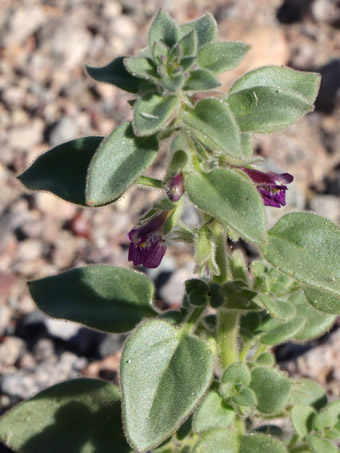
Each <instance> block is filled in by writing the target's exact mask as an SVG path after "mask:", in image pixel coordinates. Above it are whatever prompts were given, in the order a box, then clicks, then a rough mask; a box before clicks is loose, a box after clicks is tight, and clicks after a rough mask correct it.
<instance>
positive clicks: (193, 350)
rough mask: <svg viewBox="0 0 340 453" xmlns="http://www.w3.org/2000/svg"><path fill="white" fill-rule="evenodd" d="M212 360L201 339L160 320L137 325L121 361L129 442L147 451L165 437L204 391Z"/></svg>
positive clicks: (186, 415)
mask: <svg viewBox="0 0 340 453" xmlns="http://www.w3.org/2000/svg"><path fill="white" fill-rule="evenodd" d="M212 373H213V356H212V354H211V352H210V350H209V348H208V346H207V344H206V343H204V342H203V341H202V340H200V339H199V338H197V337H194V336H191V335H188V334H185V332H184V331H181V330H179V329H176V328H174V327H172V326H171V325H169V324H168V323H166V322H164V321H156V320H155V321H149V322H146V323H145V324H142V325H141V326H140V327H139V328H138V329H137V330H136V331H135V332H134V333H133V334H132V335H131V336H130V337H129V339H128V341H127V342H126V343H125V346H124V349H123V353H122V359H121V385H122V396H123V414H124V419H125V428H126V433H127V437H128V439H129V442H130V444H131V446H132V447H133V448H135V449H136V450H138V451H147V450H150V449H151V448H153V447H156V446H157V445H159V444H160V443H161V442H162V441H163V440H165V439H166V438H167V437H169V436H170V435H171V434H172V433H173V432H174V431H176V429H177V428H178V427H179V426H180V425H181V424H182V423H183V421H184V420H185V419H186V418H187V417H188V416H189V415H190V413H191V412H192V411H193V409H194V408H195V406H196V405H197V403H198V402H199V400H200V399H201V398H202V396H203V395H204V393H205V392H206V390H207V389H208V387H209V385H210V382H211V379H212Z"/></svg>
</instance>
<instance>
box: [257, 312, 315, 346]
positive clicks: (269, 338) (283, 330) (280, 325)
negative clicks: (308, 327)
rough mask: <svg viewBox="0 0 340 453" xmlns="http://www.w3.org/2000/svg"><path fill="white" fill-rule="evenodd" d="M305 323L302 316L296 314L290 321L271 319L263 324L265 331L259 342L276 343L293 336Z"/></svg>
mask: <svg viewBox="0 0 340 453" xmlns="http://www.w3.org/2000/svg"><path fill="white" fill-rule="evenodd" d="M305 324H306V319H305V318H304V317H303V316H296V317H295V318H294V319H292V320H291V321H287V322H281V321H277V320H276V319H271V320H269V321H268V322H267V323H266V324H265V331H266V332H267V333H265V334H264V335H262V336H261V339H260V341H261V343H262V344H268V345H273V346H274V345H277V344H280V343H284V342H285V341H287V340H289V339H290V338H293V337H295V336H296V335H297V334H298V333H299V332H300V330H301V329H303V327H304V326H305Z"/></svg>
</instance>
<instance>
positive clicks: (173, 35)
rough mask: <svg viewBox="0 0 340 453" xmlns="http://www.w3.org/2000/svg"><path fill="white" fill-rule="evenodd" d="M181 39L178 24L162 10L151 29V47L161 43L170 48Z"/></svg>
mask: <svg viewBox="0 0 340 453" xmlns="http://www.w3.org/2000/svg"><path fill="white" fill-rule="evenodd" d="M178 38H179V32H178V26H177V24H176V22H175V21H174V20H173V19H172V18H171V17H170V16H169V14H168V13H167V12H165V11H164V10H163V9H162V8H160V9H159V10H158V12H157V14H156V16H155V18H154V20H153V22H152V24H151V26H150V29H149V47H150V49H152V48H153V45H154V43H155V42H156V41H161V42H163V43H164V44H166V45H167V46H168V47H172V46H173V45H174V44H176V43H177V41H178Z"/></svg>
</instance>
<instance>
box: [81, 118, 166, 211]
mask: <svg viewBox="0 0 340 453" xmlns="http://www.w3.org/2000/svg"><path fill="white" fill-rule="evenodd" d="M157 151H158V140H157V138H156V137H148V138H138V137H136V136H135V135H134V133H133V130H132V126H131V123H129V122H127V123H124V124H122V125H121V126H119V127H117V129H115V130H114V131H113V132H112V133H111V134H110V135H109V136H108V137H107V138H106V139H105V140H103V141H102V142H101V144H100V146H99V148H98V149H97V152H96V153H95V155H94V156H93V159H92V161H91V164H90V167H89V170H88V175H87V185H86V201H87V204H88V205H89V206H101V205H104V204H107V203H111V202H112V201H114V200H117V198H119V197H120V196H121V195H122V194H123V193H124V192H125V191H126V190H127V189H128V188H129V187H130V186H131V185H132V184H133V183H134V182H135V181H136V180H137V179H138V178H139V176H140V175H141V174H142V173H143V172H144V171H145V170H146V168H148V167H149V166H150V165H151V163H152V162H153V160H154V159H155V157H156V155H157Z"/></svg>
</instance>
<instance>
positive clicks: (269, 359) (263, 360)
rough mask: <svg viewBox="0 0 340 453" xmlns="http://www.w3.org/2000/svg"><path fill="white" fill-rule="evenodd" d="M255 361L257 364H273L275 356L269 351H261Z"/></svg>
mask: <svg viewBox="0 0 340 453" xmlns="http://www.w3.org/2000/svg"><path fill="white" fill-rule="evenodd" d="M255 363H256V365H258V366H274V365H275V357H274V356H273V354H271V353H270V352H263V353H262V354H260V355H259V356H258V358H257V359H256V362H255Z"/></svg>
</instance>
